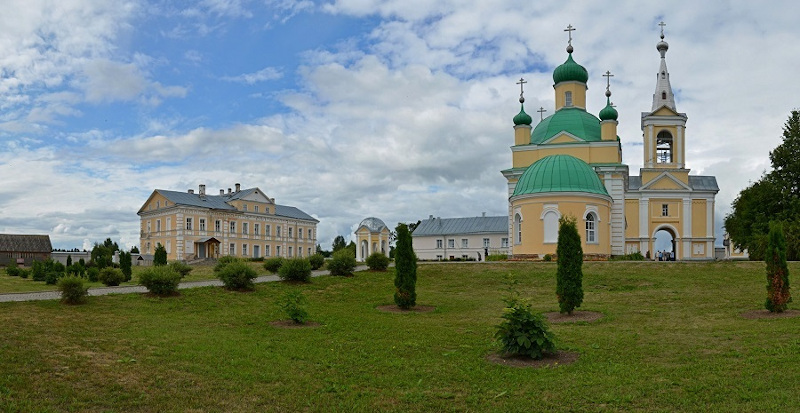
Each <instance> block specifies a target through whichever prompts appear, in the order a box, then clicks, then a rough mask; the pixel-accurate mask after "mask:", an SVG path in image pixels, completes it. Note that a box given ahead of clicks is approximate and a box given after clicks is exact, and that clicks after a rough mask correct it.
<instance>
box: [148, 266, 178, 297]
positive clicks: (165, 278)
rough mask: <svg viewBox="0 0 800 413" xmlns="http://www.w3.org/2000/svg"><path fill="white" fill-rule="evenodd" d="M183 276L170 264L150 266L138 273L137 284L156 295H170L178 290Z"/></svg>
mask: <svg viewBox="0 0 800 413" xmlns="http://www.w3.org/2000/svg"><path fill="white" fill-rule="evenodd" d="M181 278H183V276H182V275H181V273H180V272H178V271H176V270H175V269H174V268H173V267H172V266H171V265H170V266H163V265H160V266H158V267H150V268H148V269H146V270H144V271H142V273H141V274H139V284H141V285H143V286H145V288H147V290H148V291H150V292H151V293H153V294H156V295H171V294H175V293H176V292H177V291H178V284H179V283H180V282H181Z"/></svg>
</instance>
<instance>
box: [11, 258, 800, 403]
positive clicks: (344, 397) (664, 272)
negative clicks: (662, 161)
mask: <svg viewBox="0 0 800 413" xmlns="http://www.w3.org/2000/svg"><path fill="white" fill-rule="evenodd" d="M555 268H556V267H555V264H554V263H503V262H499V263H488V264H487V263H481V264H430V265H420V266H419V272H418V276H419V280H418V284H417V292H418V304H424V305H433V306H436V310H435V311H434V312H432V313H408V314H394V313H383V312H379V311H377V310H376V309H375V307H376V306H378V305H382V304H390V303H392V293H393V285H392V279H393V273H392V272H391V270H390V271H389V272H387V273H372V272H363V273H357V275H356V276H355V277H351V278H334V277H320V278H315V279H313V281H312V283H310V284H307V285H299V286H297V285H288V284H285V283H266V284H260V285H258V286H257V287H256V291H254V292H251V293H239V292H230V291H226V290H224V289H221V288H199V289H192V290H183V291H182V292H181V295H180V296H179V297H171V298H163V299H160V298H151V297H148V296H146V295H141V294H132V295H116V296H104V297H90V299H89V303H88V304H86V305H81V306H66V305H63V304H60V303H59V302H56V301H49V302H25V303H2V304H0V411H118V412H130V411H143V412H150V411H176V412H185V411H189V412H192V411H195V412H205V411H325V412H328V411H341V412H351V411H403V412H407V411H500V412H516V411H519V412H523V411H524V412H530V411H629V410H635V411H676V410H679V411H730V412H742V411H788V410H794V409H795V408H796V407H797V406H798V405H800V379H799V378H800V334H798V333H799V332H800V318H784V319H773V320H749V319H745V318H742V317H741V316H740V314H741V313H743V312H745V311H748V310H754V309H759V308H762V306H763V301H764V298H765V294H766V293H765V289H764V285H765V276H764V265H763V263H751V262H736V263H732V262H722V263H680V262H679V263H652V262H635V263H631V262H624V263H623V262H589V263H586V264H585V265H584V290H585V299H584V305H583V306H582V307H581V309H582V310H591V311H599V312H602V313H603V314H605V316H604V318H602V319H601V320H599V321H597V322H594V323H582V324H555V325H552V326H551V328H552V330H553V331H554V333H555V334H556V336H557V338H558V340H559V341H558V344H559V347H560V348H562V349H566V350H569V351H575V352H578V353H579V354H580V357H579V359H578V360H577V362H575V363H573V364H570V365H561V366H557V367H554V368H545V369H530V368H514V367H508V366H501V365H495V364H492V363H490V362H488V361H487V360H486V356H487V355H488V354H490V353H491V352H494V351H496V347H495V344H494V339H493V334H494V332H495V326H496V325H497V324H498V323H499V322H500V321H501V319H500V315H501V314H502V309H503V302H502V300H501V298H502V296H503V294H504V292H503V289H504V285H503V277H504V276H505V275H507V274H514V275H515V276H516V277H517V278H518V279H519V281H520V290H521V291H522V292H523V295H524V296H526V297H528V298H529V299H530V300H531V302H532V303H533V307H534V309H536V310H537V311H543V312H544V311H555V310H557V308H558V306H557V303H556V300H555V293H554V291H555ZM798 271H800V265H798V263H790V272H791V274H792V275H791V279H792V282H793V283H795V285H798V284H797V282H798V281H796V280H797V277H796V275H795V274H798ZM262 272H263V270H262ZM2 277H7V276H5V275H1V276H0V278H2ZM294 288H297V289H300V290H302V291H303V292H304V293H305V295H306V296H307V297H308V299H309V304H308V309H309V312H310V313H311V317H312V319H313V320H315V321H318V322H319V323H321V325H320V326H318V327H314V328H302V329H282V328H278V327H273V326H272V325H271V324H270V322H271V321H274V320H278V319H281V318H285V317H283V315H282V314H281V313H280V310H279V309H278V308H277V307H276V305H275V302H276V300H277V299H278V298H279V297H280V296H281V295H282V294H283V293H284V292H285V291H286V290H287V289H294ZM799 307H800V303H798V302H797V298H796V299H795V303H793V304H790V308H799Z"/></svg>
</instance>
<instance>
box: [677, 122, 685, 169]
mask: <svg viewBox="0 0 800 413" xmlns="http://www.w3.org/2000/svg"><path fill="white" fill-rule="evenodd" d="M683 134H684V133H683V126H680V125H679V126H678V137H677V139H676V144H675V152H676V156H677V157H676V158H675V159H676V162H677V163H678V168H683V164H684V162H683V155H684V154H683V148H684V147H685V145H684V143H683Z"/></svg>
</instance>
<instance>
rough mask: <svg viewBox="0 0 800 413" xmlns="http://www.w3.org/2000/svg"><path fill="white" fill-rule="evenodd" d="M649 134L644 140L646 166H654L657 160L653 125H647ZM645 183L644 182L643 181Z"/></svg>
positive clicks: (647, 133)
mask: <svg viewBox="0 0 800 413" xmlns="http://www.w3.org/2000/svg"><path fill="white" fill-rule="evenodd" d="M645 135H646V136H647V137H646V138H645V140H644V167H645V168H652V167H653V162H655V148H654V142H653V125H647V132H646V133H645ZM642 183H643V184H644V182H642Z"/></svg>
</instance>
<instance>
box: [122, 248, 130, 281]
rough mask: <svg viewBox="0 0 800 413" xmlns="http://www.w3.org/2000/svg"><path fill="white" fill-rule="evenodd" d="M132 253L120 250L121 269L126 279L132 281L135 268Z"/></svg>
mask: <svg viewBox="0 0 800 413" xmlns="http://www.w3.org/2000/svg"><path fill="white" fill-rule="evenodd" d="M131 266H132V264H131V253H130V252H125V251H120V252H119V269H120V270H122V273H123V274H124V275H125V281H130V280H131V278H132V277H133V268H132V267H131Z"/></svg>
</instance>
